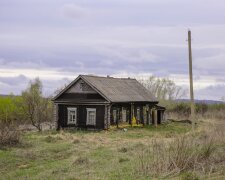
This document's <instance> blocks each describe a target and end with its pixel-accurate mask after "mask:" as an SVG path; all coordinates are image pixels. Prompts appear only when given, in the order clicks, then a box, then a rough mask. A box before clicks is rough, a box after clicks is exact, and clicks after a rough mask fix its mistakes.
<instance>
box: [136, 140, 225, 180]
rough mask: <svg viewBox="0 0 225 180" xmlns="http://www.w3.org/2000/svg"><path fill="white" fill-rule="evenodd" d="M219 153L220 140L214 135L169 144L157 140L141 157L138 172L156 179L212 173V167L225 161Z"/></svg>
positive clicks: (174, 141)
mask: <svg viewBox="0 0 225 180" xmlns="http://www.w3.org/2000/svg"><path fill="white" fill-rule="evenodd" d="M216 138H217V137H216ZM218 152H220V149H219V147H218V146H217V140H216V139H212V137H211V136H205V138H200V137H198V136H194V137H192V136H190V137H189V136H181V137H177V138H175V139H174V140H173V141H172V142H170V143H166V142H164V141H156V140H154V141H152V143H151V146H149V148H148V149H145V150H143V151H142V152H141V153H140V154H139V158H138V161H137V171H138V172H139V173H140V174H141V175H145V176H155V177H157V176H164V177H167V176H171V175H177V174H180V173H183V172H188V171H194V170H198V171H199V172H203V173H204V174H206V173H210V172H211V171H212V169H213V168H214V166H212V165H214V164H216V163H221V161H222V162H225V158H224V156H223V155H222V154H221V153H218ZM218 159H219V160H220V161H218Z"/></svg>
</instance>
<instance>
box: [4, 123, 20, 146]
mask: <svg viewBox="0 0 225 180" xmlns="http://www.w3.org/2000/svg"><path fill="white" fill-rule="evenodd" d="M20 135H21V134H20V132H19V131H18V130H17V128H16V126H15V125H13V124H12V123H10V122H0V145H1V146H12V145H16V144H18V143H19V142H20Z"/></svg>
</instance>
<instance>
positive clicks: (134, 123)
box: [131, 116, 137, 126]
mask: <svg viewBox="0 0 225 180" xmlns="http://www.w3.org/2000/svg"><path fill="white" fill-rule="evenodd" d="M131 125H132V126H133V125H137V120H136V118H135V117H134V116H133V118H132V122H131Z"/></svg>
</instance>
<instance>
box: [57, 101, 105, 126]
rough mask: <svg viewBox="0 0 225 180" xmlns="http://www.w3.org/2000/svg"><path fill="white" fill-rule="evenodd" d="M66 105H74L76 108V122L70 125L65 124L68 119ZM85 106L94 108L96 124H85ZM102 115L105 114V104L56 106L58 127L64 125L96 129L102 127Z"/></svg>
mask: <svg viewBox="0 0 225 180" xmlns="http://www.w3.org/2000/svg"><path fill="white" fill-rule="evenodd" d="M68 107H76V108H77V124H76V125H71V124H67V119H68V117H67V116H68V112H67V108H68ZM87 108H96V125H95V126H91V125H88V126H87V125H86V120H87ZM104 115H105V106H104V105H64V104H59V108H58V126H59V127H58V128H64V127H83V128H85V127H90V128H96V129H103V128H104Z"/></svg>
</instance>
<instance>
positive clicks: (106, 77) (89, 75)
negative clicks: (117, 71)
mask: <svg viewBox="0 0 225 180" xmlns="http://www.w3.org/2000/svg"><path fill="white" fill-rule="evenodd" d="M80 76H88V77H96V78H105V79H110V78H111V79H121V80H124V79H126V80H128V79H130V80H136V79H135V78H130V77H127V78H123V77H112V76H108V75H107V76H98V75H92V74H80Z"/></svg>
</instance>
